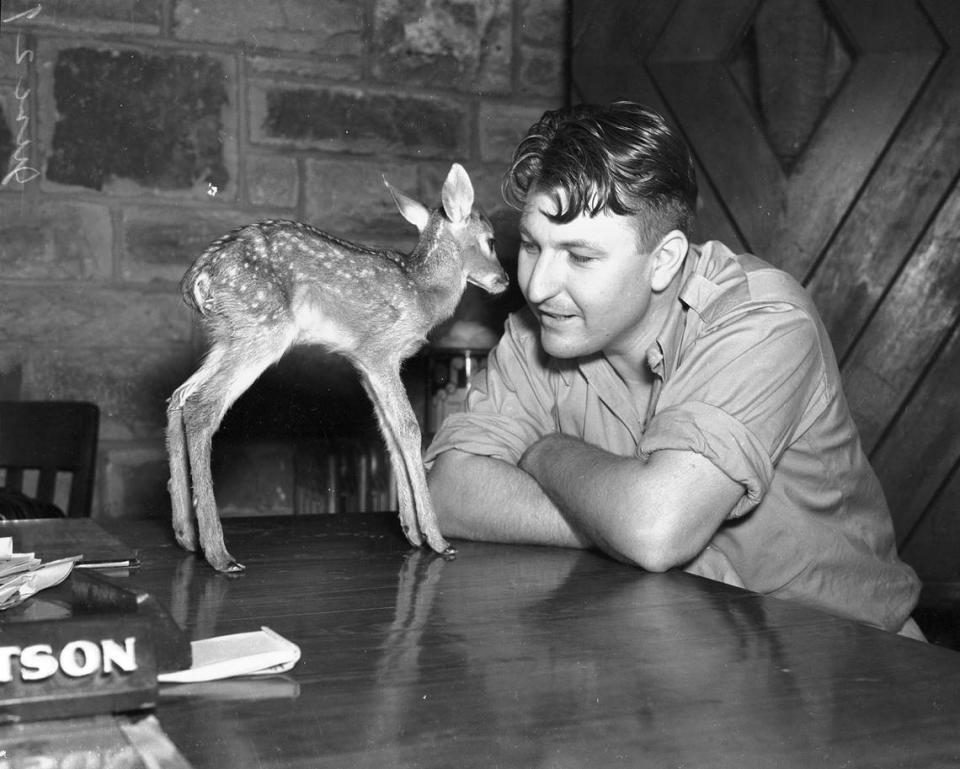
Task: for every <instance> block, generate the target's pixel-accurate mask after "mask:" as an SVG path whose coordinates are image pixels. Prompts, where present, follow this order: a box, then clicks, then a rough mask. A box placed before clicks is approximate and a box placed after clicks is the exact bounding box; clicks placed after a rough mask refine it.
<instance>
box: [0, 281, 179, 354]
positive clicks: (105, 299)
mask: <svg viewBox="0 0 960 769" xmlns="http://www.w3.org/2000/svg"><path fill="white" fill-rule="evenodd" d="M190 339H191V319H190V316H189V315H188V314H187V313H185V312H184V311H183V310H182V304H181V300H180V296H179V294H177V293H176V292H173V291H148V290H137V289H115V288H110V287H107V286H100V285H95V284H90V283H42V284H33V283H22V284H20V283H2V284H0V345H4V346H5V345H27V346H30V345H38V344H43V345H49V346H51V347H57V348H61V349H80V348H112V347H123V346H129V347H132V348H135V349H143V348H146V347H149V346H151V345H153V346H164V345H168V344H172V345H178V344H184V345H186V344H188V343H189V342H190ZM88 363H89V365H90V366H91V367H94V368H96V366H97V365H98V364H97V363H96V359H95V358H93V359H91V360H90V361H88Z"/></svg>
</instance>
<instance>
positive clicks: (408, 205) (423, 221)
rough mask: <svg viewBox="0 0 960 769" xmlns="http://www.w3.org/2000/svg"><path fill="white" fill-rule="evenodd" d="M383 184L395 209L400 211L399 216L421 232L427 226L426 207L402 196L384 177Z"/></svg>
mask: <svg viewBox="0 0 960 769" xmlns="http://www.w3.org/2000/svg"><path fill="white" fill-rule="evenodd" d="M383 183H384V184H385V185H386V186H387V189H388V190H389V191H390V194H391V195H392V196H393V202H394V203H396V204H397V208H399V209H400V215H401V216H402V217H403V218H404V219H406V220H407V221H408V222H410V224H412V225H413V226H414V227H416V228H417V231H418V232H423V228H424V227H426V226H427V220H428V219H429V218H430V212H429V211H428V210H427V209H426V207H425V206H424V205H423V204H422V203H419V202H417V201H416V200H414V199H413V198H411V197H407V196H406V195H404V194H403V193H402V192H400V190H398V189H397V188H396V187H394V186H393V185H392V184H390V182H388V181H387V178H386V177H384V178H383Z"/></svg>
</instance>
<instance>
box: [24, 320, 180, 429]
mask: <svg viewBox="0 0 960 769" xmlns="http://www.w3.org/2000/svg"><path fill="white" fill-rule="evenodd" d="M180 314H182V315H186V314H187V311H186V308H183V310H182V311H181V313H180ZM25 356H26V357H25V362H24V368H23V383H22V390H23V397H24V398H25V399H38V400H52V399H58V400H59V399H64V400H71V399H80V400H89V401H93V402H94V403H96V404H98V405H99V406H100V409H101V414H100V435H101V438H102V439H104V440H119V441H123V440H134V439H139V438H144V437H156V436H158V435H161V434H162V431H163V427H164V425H165V424H166V401H167V399H168V398H169V397H170V395H171V394H172V393H173V391H174V390H175V389H176V388H177V387H179V386H180V385H181V384H182V383H183V382H184V381H185V380H186V378H187V377H188V376H189V375H190V374H191V373H193V370H194V368H195V367H196V362H195V361H194V359H193V356H192V354H191V353H190V350H189V347H187V346H186V345H184V346H180V347H173V346H170V347H166V348H164V347H151V346H141V347H138V346H137V340H135V339H130V340H125V344H124V345H122V346H121V345H119V344H117V345H113V346H107V345H104V346H99V347H94V346H84V347H79V346H71V347H47V346H43V347H37V348H35V349H31V350H28V351H26V352H25Z"/></svg>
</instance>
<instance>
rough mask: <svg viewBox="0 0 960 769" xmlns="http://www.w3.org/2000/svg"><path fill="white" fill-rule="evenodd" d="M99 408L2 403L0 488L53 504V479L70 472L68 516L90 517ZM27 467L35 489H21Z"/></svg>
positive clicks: (59, 403)
mask: <svg viewBox="0 0 960 769" xmlns="http://www.w3.org/2000/svg"><path fill="white" fill-rule="evenodd" d="M99 429H100V409H99V407H98V406H97V405H96V404H94V403H87V402H82V401H0V470H3V471H4V474H5V477H4V481H3V487H4V488H8V489H13V490H14V491H18V492H23V493H29V494H30V496H32V497H33V498H35V499H37V500H39V501H40V502H44V503H49V504H54V503H55V496H56V491H57V477H58V474H60V473H70V475H71V476H72V477H71V480H70V491H69V498H68V501H67V504H66V510H65V511H64V512H65V513H66V514H67V516H68V517H71V518H84V517H89V516H90V508H91V504H92V501H93V486H94V480H95V477H96V462H97V442H98V438H99ZM28 471H35V472H36V473H37V485H36V489H30V490H27V489H24V487H23V485H24V478H25V475H26V473H27V472H28Z"/></svg>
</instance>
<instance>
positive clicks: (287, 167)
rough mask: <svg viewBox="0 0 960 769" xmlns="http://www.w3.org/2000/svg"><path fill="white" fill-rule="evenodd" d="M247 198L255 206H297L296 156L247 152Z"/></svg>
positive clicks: (298, 174) (298, 178) (298, 177)
mask: <svg viewBox="0 0 960 769" xmlns="http://www.w3.org/2000/svg"><path fill="white" fill-rule="evenodd" d="M246 176H247V197H248V198H249V199H250V203H251V204H252V205H255V206H268V207H271V208H295V207H296V205H297V201H298V200H299V197H300V172H299V170H298V168H297V159H296V158H292V157H284V156H282V155H260V154H255V153H250V154H248V155H247V167H246Z"/></svg>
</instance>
